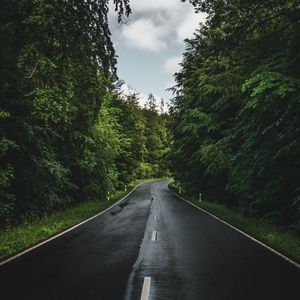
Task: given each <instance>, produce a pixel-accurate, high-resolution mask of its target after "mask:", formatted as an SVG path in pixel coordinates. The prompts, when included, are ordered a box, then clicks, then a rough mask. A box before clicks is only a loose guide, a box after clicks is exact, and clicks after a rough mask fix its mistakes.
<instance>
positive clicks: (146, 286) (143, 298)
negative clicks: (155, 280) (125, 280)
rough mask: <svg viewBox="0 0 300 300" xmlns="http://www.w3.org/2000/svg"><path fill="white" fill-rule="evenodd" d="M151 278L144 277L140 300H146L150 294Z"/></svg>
mask: <svg viewBox="0 0 300 300" xmlns="http://www.w3.org/2000/svg"><path fill="white" fill-rule="evenodd" d="M150 284H151V277H145V278H144V283H143V289H142V295H141V300H148V299H149V294H150Z"/></svg>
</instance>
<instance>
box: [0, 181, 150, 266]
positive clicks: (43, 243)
mask: <svg viewBox="0 0 300 300" xmlns="http://www.w3.org/2000/svg"><path fill="white" fill-rule="evenodd" d="M146 182H149V181H144V182H141V183H140V184H138V185H137V186H136V187H135V188H134V189H133V190H132V191H130V192H129V193H128V194H127V195H126V196H124V197H123V198H122V199H120V200H119V201H117V202H116V203H114V204H113V205H111V206H110V207H108V208H106V209H105V210H103V211H101V212H100V213H98V214H96V215H94V216H92V217H90V218H88V219H86V220H84V221H82V222H80V223H78V224H76V225H74V226H73V227H71V228H69V229H67V230H65V231H63V232H61V233H59V234H57V235H55V236H53V237H51V238H49V239H47V240H44V241H42V242H40V243H38V244H37V245H35V246H32V247H30V248H28V249H26V250H24V251H22V252H20V253H18V254H16V255H14V256H11V257H9V258H8V259H6V260H3V261H1V262H0V267H1V266H3V265H5V264H7V263H8V262H10V261H12V260H14V259H16V258H18V257H20V256H22V255H24V254H26V253H28V252H30V251H32V250H34V249H36V248H38V247H41V246H43V245H45V244H47V243H49V242H51V241H53V240H54V239H56V238H58V237H60V236H62V235H64V234H65V233H67V232H69V231H71V230H73V229H75V228H77V227H79V226H81V225H83V224H84V223H87V222H89V221H91V220H93V219H94V218H97V217H98V216H100V215H102V214H104V213H105V212H107V211H108V210H110V209H111V208H113V207H114V206H116V205H118V204H119V203H120V202H121V201H123V200H124V199H126V198H127V197H128V196H129V195H130V194H131V193H133V192H134V191H135V189H136V188H137V187H139V186H140V185H142V184H143V183H146ZM150 182H151V181H150Z"/></svg>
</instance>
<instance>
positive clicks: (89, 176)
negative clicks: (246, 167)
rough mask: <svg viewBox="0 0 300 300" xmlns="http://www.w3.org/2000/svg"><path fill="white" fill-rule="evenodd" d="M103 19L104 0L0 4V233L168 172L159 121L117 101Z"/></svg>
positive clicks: (123, 4) (123, 5)
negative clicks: (4, 228)
mask: <svg viewBox="0 0 300 300" xmlns="http://www.w3.org/2000/svg"><path fill="white" fill-rule="evenodd" d="M114 3H115V9H116V13H117V14H118V15H119V19H120V20H121V19H122V17H123V16H124V15H125V16H126V15H128V14H129V13H130V7H129V5H128V1H127V0H115V1H114ZM107 13H108V1H95V0H85V1H78V0H72V1H43V0H35V1H31V0H22V1H11V0H3V1H1V5H0V20H1V27H0V28H1V29H0V64H1V73H0V122H1V125H0V226H4V225H8V224H12V223H16V222H18V221H19V220H20V219H21V217H24V215H28V214H32V213H33V214H37V213H44V212H48V211H51V210H53V209H58V208H61V207H63V206H65V205H68V204H70V203H78V202H82V201H85V200H87V199H100V200H101V199H102V200H103V199H105V198H106V196H107V193H108V192H113V191H114V190H116V189H117V188H124V185H126V184H128V183H129V182H131V181H132V180H134V179H135V178H148V177H155V176H164V175H166V174H167V173H168V166H167V164H166V163H165V162H164V161H165V160H164V157H165V156H166V153H167V152H168V139H169V136H168V133H167V130H166V126H167V123H168V122H169V118H168V115H167V114H165V113H164V112H163V111H158V109H157V106H158V105H157V103H156V99H155V98H154V97H153V96H152V95H150V96H149V100H148V103H147V107H145V108H141V107H140V106H139V105H138V95H136V94H132V95H127V96H124V95H122V93H120V82H119V81H118V78H117V74H116V55H115V51H114V48H113V45H112V42H111V38H110V31H109V27H108V19H107Z"/></svg>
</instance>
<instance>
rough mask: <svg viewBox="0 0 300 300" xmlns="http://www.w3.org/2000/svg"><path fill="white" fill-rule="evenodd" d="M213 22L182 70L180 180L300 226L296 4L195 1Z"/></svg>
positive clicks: (177, 109) (189, 47)
mask: <svg viewBox="0 0 300 300" xmlns="http://www.w3.org/2000/svg"><path fill="white" fill-rule="evenodd" d="M191 2H193V4H194V5H195V6H196V8H197V9H198V10H200V11H204V12H207V13H208V21H207V23H206V24H205V25H202V26H201V28H200V30H199V31H197V33H196V34H195V36H194V38H193V39H191V40H188V41H187V43H186V51H185V53H184V60H183V63H182V70H181V71H180V72H178V73H177V74H176V82H177V87H176V89H175V92H176V97H175V100H174V108H173V115H174V118H175V121H174V122H175V123H174V145H173V147H172V153H171V156H172V161H173V164H172V165H173V166H174V173H175V178H176V179H177V180H179V181H180V182H181V183H182V184H183V185H184V186H185V188H186V189H188V190H190V191H192V192H193V193H195V194H197V193H199V192H200V191H201V192H202V193H203V194H204V196H205V198H206V199H208V200H212V201H219V202H223V203H226V204H227V205H231V206H238V207H241V208H246V209H248V210H251V211H254V212H256V213H259V214H261V215H264V216H265V217H268V218H271V219H272V220H274V221H276V222H277V223H279V224H285V225H289V226H291V227H292V228H297V229H298V230H300V185H299V176H298V175H299V171H300V168H299V166H300V160H299V158H300V140H299V137H300V119H299V116H300V114H299V113H300V55H299V47H300V22H299V21H300V10H299V4H298V2H297V1H280V0H275V1H252V0H251V1H244V0H243V1H216V0H212V1H197V0H196V1H191Z"/></svg>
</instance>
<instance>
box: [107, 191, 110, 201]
mask: <svg viewBox="0 0 300 300" xmlns="http://www.w3.org/2000/svg"><path fill="white" fill-rule="evenodd" d="M109 199H110V197H109V191H108V192H107V201H109Z"/></svg>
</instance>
